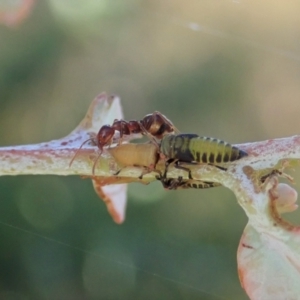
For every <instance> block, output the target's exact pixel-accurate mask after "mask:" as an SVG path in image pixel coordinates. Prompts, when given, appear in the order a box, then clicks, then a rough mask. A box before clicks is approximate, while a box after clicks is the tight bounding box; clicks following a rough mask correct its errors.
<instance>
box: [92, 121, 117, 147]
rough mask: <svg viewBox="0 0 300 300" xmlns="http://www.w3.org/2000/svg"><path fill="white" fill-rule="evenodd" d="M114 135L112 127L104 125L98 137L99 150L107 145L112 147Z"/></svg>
mask: <svg viewBox="0 0 300 300" xmlns="http://www.w3.org/2000/svg"><path fill="white" fill-rule="evenodd" d="M114 134H115V129H114V128H112V127H111V126H110V125H103V126H102V127H101V128H100V130H99V132H98V134H97V137H96V140H97V146H98V148H99V149H100V150H102V148H103V147H104V146H105V145H110V144H111V142H112V138H113V136H114Z"/></svg>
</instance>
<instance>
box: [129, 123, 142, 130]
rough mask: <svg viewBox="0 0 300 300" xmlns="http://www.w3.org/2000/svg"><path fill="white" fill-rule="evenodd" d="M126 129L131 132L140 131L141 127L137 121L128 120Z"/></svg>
mask: <svg viewBox="0 0 300 300" xmlns="http://www.w3.org/2000/svg"><path fill="white" fill-rule="evenodd" d="M128 129H129V131H130V132H131V133H141V127H140V124H139V122H137V121H129V122H128Z"/></svg>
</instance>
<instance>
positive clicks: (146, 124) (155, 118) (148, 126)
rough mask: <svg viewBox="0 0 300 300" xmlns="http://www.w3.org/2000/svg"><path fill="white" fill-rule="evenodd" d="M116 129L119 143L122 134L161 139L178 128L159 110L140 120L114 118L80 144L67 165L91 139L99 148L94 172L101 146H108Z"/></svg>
mask: <svg viewBox="0 0 300 300" xmlns="http://www.w3.org/2000/svg"><path fill="white" fill-rule="evenodd" d="M116 131H119V133H120V138H119V145H120V144H121V143H122V139H123V136H124V135H130V134H137V133H141V134H143V135H148V136H149V135H151V136H152V137H154V138H156V139H159V140H161V139H162V138H163V137H164V136H165V135H166V134H169V133H174V132H177V133H179V130H178V129H177V128H176V127H175V126H174V125H173V123H172V122H171V121H170V120H169V119H168V118H167V117H166V116H164V115H163V114H162V113H160V112H159V111H155V112H154V113H152V114H148V115H146V116H145V117H144V118H143V119H142V120H140V121H137V120H131V121H125V120H117V119H116V120H114V122H113V124H112V125H103V126H102V127H101V128H100V130H99V131H98V133H97V135H96V136H95V137H92V138H90V139H88V140H86V141H84V142H83V143H82V144H81V146H80V147H79V148H78V149H77V151H76V153H75V155H74V156H73V158H72V160H71V161H70V164H69V167H71V165H72V163H73V161H74V159H75V157H76V156H77V154H78V152H79V150H80V149H81V148H82V146H83V145H84V144H86V143H87V142H89V141H92V142H93V144H95V145H96V146H97V147H98V148H99V150H100V153H99V155H98V157H97V158H96V160H95V162H94V165H93V169H92V173H93V174H95V168H96V165H97V162H98V160H99V158H100V156H101V154H102V152H103V147H105V146H110V145H111V144H112V142H113V137H114V135H115V132H116ZM133 155H134V153H133Z"/></svg>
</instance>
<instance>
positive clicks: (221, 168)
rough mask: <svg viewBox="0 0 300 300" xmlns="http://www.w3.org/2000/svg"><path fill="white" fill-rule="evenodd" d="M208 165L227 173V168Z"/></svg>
mask: <svg viewBox="0 0 300 300" xmlns="http://www.w3.org/2000/svg"><path fill="white" fill-rule="evenodd" d="M208 165H209V166H213V167H216V168H218V169H220V170H222V171H227V169H226V168H223V167H220V166H218V165H214V164H208Z"/></svg>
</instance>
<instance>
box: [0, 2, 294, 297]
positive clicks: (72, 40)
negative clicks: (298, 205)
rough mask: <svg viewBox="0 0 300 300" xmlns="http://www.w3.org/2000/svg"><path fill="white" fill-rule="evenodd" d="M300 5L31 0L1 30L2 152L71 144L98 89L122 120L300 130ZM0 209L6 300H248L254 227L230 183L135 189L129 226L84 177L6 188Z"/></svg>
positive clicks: (9, 180)
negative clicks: (240, 258) (112, 98)
mask: <svg viewBox="0 0 300 300" xmlns="http://www.w3.org/2000/svg"><path fill="white" fill-rule="evenodd" d="M6 1H9V0H6ZM0 9H1V6H0ZM299 9H300V4H299V1H289V2H288V3H287V2H284V1H282V2H279V3H278V2H276V4H275V3H274V1H263V2H262V1H258V0H255V1H251V3H250V2H249V1H244V0H240V1H238V0H236V1H216V0H204V1H197V0H188V1H158V0H148V1H145V0H144V1H141V0H122V1H121V0H116V1H109V0H106V1H104V0H99V1H96V0H88V1H75V0H73V1H71V0H69V1H59V0H48V1H40V2H37V3H36V5H35V7H34V8H33V11H32V12H31V14H30V16H29V18H28V19H27V20H25V22H24V23H23V24H20V25H19V26H18V27H15V28H8V27H5V26H1V27H0V145H1V146H6V145H17V144H30V143H38V142H42V141H48V140H51V139H56V138H60V137H63V136H65V135H67V134H68V133H69V132H70V131H71V130H73V129H74V128H75V126H76V125H77V124H78V123H79V121H80V120H81V119H82V118H83V116H84V114H85V112H86V110H87V108H88V106H89V104H90V102H91V100H92V99H93V98H94V97H95V96H96V95H97V94H98V93H100V92H103V91H106V92H108V93H114V94H118V95H120V96H121V98H122V105H123V110H124V115H125V118H126V119H141V118H142V117H143V116H144V115H146V114H148V113H151V112H153V111H155V110H159V111H161V112H162V113H164V114H165V115H167V116H168V118H170V119H171V120H172V121H173V122H174V124H175V125H176V126H177V128H179V129H180V131H182V132H189V133H198V134H199V135H206V136H212V137H217V138H221V139H224V140H226V141H229V142H231V143H243V142H251V141H258V140H264V139H269V138H276V137H283V136H290V135H294V134H299V129H298V127H299V126H298V125H299V112H300V102H299V98H300V84H299V80H300V44H299V37H300V26H299V25H300V19H299ZM291 175H292V176H295V177H296V179H297V177H298V178H299V174H298V173H297V172H292V173H291ZM0 199H1V203H0V236H1V247H0V264H1V266H0V299H5V300H12V299H26V300H28V299H37V300H39V299H41V300H44V299H45V300H48V299H49V300H50V299H66V300H68V299H70V300H71V299H72V300H73V299H78V300H79V299H80V300H81V299H88V300H89V299H92V300H94V299H111V300H113V299H126V300H127V299H128V300H129V299H143V300H144V299H145V300H150V299H151V300H153V299H162V300H168V299H172V300H173V299H174V300H177V299H178V300H179V299H192V300H193V299H207V300H208V299H209V300H211V299H248V298H247V296H246V295H245V293H244V291H243V290H242V288H241V286H240V283H239V279H238V274H237V265H236V252H237V246H238V243H239V239H240V237H241V235H242V232H243V228H244V227H245V225H246V223H247V218H246V216H245V214H244V212H243V210H242V209H241V208H240V207H239V206H238V204H237V201H236V199H235V197H234V195H233V194H232V193H231V192H230V191H229V190H226V189H225V188H215V189H210V190H188V191H169V192H167V191H164V190H163V189H162V187H161V185H160V184H156V183H153V184H151V185H149V186H142V185H138V184H132V185H130V187H129V193H128V206H127V217H126V221H125V223H124V224H123V225H121V226H119V225H116V224H114V223H113V221H112V220H111V218H110V216H109V215H108V213H107V211H106V207H105V205H104V203H102V201H101V200H100V199H99V198H98V197H97V196H96V194H95V193H94V190H93V188H92V184H91V182H90V180H82V179H80V178H79V177H75V176H74V177H66V178H64V177H55V176H22V177H21V176H19V177H2V178H0ZM299 216H300V214H299V212H295V213H293V214H290V215H289V216H287V218H289V219H290V220H291V221H293V222H297V221H298V220H299Z"/></svg>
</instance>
